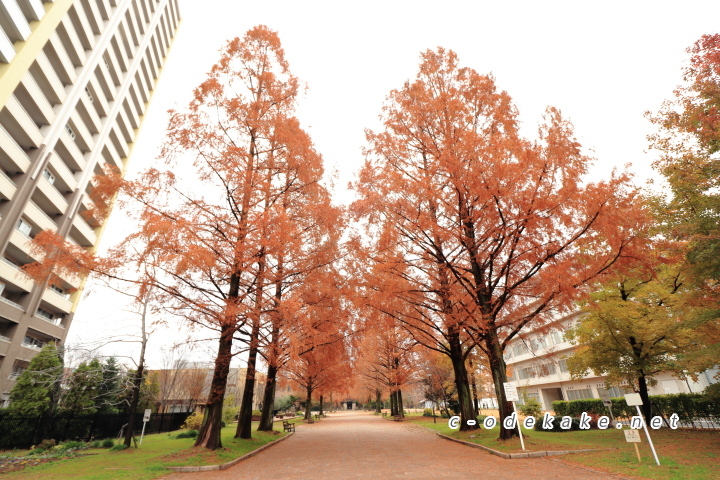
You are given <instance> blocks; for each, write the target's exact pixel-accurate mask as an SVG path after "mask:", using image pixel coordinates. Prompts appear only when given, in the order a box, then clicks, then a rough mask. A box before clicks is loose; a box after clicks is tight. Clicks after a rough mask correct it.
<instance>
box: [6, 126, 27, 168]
mask: <svg viewBox="0 0 720 480" xmlns="http://www.w3.org/2000/svg"><path fill="white" fill-rule="evenodd" d="M0 162H1V163H0V165H1V166H2V168H3V170H6V171H8V172H10V173H24V172H27V170H28V168H30V159H29V158H28V156H27V153H25V150H23V149H22V147H21V146H20V145H18V144H17V142H16V141H15V140H14V139H13V138H12V137H11V136H10V134H9V133H8V131H7V130H5V129H4V128H3V127H2V126H0Z"/></svg>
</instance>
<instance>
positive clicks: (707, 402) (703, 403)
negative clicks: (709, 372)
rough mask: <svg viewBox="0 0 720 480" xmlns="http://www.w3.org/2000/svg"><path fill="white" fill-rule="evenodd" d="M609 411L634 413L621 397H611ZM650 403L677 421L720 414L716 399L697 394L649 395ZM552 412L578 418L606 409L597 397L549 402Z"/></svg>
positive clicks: (619, 415) (621, 414) (658, 410)
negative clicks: (675, 414)
mask: <svg viewBox="0 0 720 480" xmlns="http://www.w3.org/2000/svg"><path fill="white" fill-rule="evenodd" d="M611 401H612V412H613V415H615V416H616V417H632V416H633V415H637V409H636V408H635V407H628V405H627V403H625V399H624V398H613V399H611ZM650 402H651V403H652V405H653V409H654V412H660V413H661V414H662V415H664V416H665V417H669V416H670V415H672V414H673V413H677V415H678V417H680V421H683V422H689V421H692V420H696V419H699V418H710V417H720V401H718V400H717V399H713V398H710V397H708V396H707V395H702V394H699V393H677V394H672V395H652V396H650ZM552 406H553V410H554V411H555V414H556V415H560V416H563V415H569V416H571V417H579V416H580V415H582V413H583V412H587V413H588V414H595V415H606V414H607V408H606V407H605V406H604V405H603V403H602V400H600V399H597V398H591V399H585V400H572V401H569V402H567V401H555V402H552Z"/></svg>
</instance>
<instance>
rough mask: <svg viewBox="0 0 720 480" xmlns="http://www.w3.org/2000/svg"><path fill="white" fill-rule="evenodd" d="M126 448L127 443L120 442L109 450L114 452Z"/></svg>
mask: <svg viewBox="0 0 720 480" xmlns="http://www.w3.org/2000/svg"><path fill="white" fill-rule="evenodd" d="M126 448H128V447H127V445H125V444H124V443H121V444H120V445H115V446H114V447H112V448H111V449H110V451H111V452H116V451H118V450H125V449H126Z"/></svg>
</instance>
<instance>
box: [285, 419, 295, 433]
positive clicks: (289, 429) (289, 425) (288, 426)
mask: <svg viewBox="0 0 720 480" xmlns="http://www.w3.org/2000/svg"><path fill="white" fill-rule="evenodd" d="M283 430H285V431H286V432H294V431H295V424H294V423H290V422H288V421H287V420H283Z"/></svg>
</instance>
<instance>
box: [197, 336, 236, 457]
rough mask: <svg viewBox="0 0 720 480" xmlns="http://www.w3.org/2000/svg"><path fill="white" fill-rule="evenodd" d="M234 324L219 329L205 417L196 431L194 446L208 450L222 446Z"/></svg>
mask: <svg viewBox="0 0 720 480" xmlns="http://www.w3.org/2000/svg"><path fill="white" fill-rule="evenodd" d="M234 332H235V327H234V325H227V324H226V325H223V326H222V327H221V329H220V341H219V345H218V354H217V357H215V370H214V372H213V378H212V383H211V384H210V395H209V397H208V401H207V403H206V404H205V417H204V418H203V423H202V426H201V427H200V431H199V432H198V436H197V440H195V446H196V447H205V448H207V449H210V450H215V449H216V448H222V440H221V439H220V430H221V429H222V407H223V400H224V399H225V387H226V386H227V377H228V373H229V372H230V357H231V351H230V349H231V348H232V341H233V333H234Z"/></svg>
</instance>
